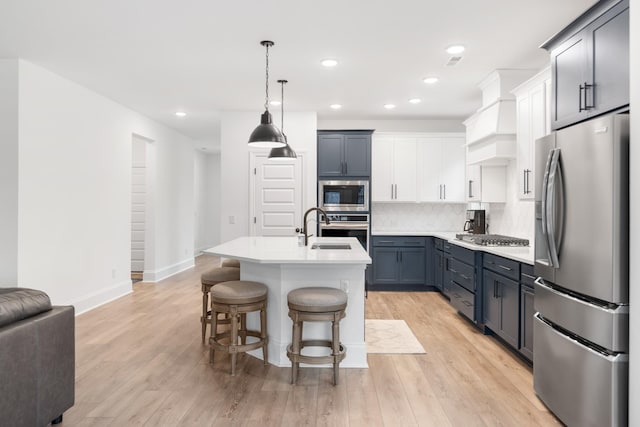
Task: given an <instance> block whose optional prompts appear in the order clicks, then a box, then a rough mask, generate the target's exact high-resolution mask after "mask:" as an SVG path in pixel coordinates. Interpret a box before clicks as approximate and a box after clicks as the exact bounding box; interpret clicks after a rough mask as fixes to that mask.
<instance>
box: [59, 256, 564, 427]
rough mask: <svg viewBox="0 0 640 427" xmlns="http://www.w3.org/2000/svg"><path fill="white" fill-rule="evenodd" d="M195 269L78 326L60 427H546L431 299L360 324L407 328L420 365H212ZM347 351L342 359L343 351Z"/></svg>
mask: <svg viewBox="0 0 640 427" xmlns="http://www.w3.org/2000/svg"><path fill="white" fill-rule="evenodd" d="M218 264H219V259H218V258H216V257H211V256H200V257H198V259H197V262H196V267H195V268H194V269H191V270H189V271H186V272H183V273H180V274H178V275H176V276H174V277H172V278H170V279H167V280H165V281H163V282H160V283H157V284H151V283H144V282H140V283H136V284H135V285H134V292H133V293H132V294H130V295H127V296H125V297H122V298H120V299H118V300H116V301H113V302H111V303H109V304H106V305H104V306H102V307H99V308H97V309H95V310H92V311H90V312H88V313H85V314H83V315H80V316H78V317H77V318H76V403H75V406H74V407H73V408H71V409H70V410H69V411H67V412H66V413H65V414H64V421H63V425H64V426H76V425H78V426H80V425H83V426H88V425H96V426H105V425H110V426H124V425H149V426H156V425H185V426H189V425H193V426H209V425H216V426H218V425H219V426H223V425H224V426H228V425H231V426H261V427H262V426H302V425H332V426H333V425H336V426H382V425H384V426H403V425H407V426H415V425H420V426H465V427H466V426H548V425H560V423H559V422H558V421H557V420H556V419H555V418H554V417H553V415H551V414H550V413H549V412H548V411H547V410H546V409H545V407H544V405H543V404H542V403H541V402H540V401H539V400H538V399H537V398H536V396H535V393H534V391H533V386H532V374H531V369H530V368H529V367H528V366H527V365H526V364H525V363H523V362H522V361H521V360H519V359H518V358H517V357H516V356H514V355H513V354H511V353H510V352H509V351H507V350H506V349H505V348H504V347H503V346H502V345H501V344H500V343H498V342H497V341H496V340H495V339H494V338H493V337H489V336H484V335H482V334H481V333H480V332H479V331H478V330H476V329H475V328H474V327H473V326H472V325H471V324H470V323H468V322H467V321H465V320H463V319H462V318H461V317H460V316H459V315H458V314H457V313H456V312H455V311H454V310H453V309H452V308H451V307H450V306H449V304H448V303H447V302H446V301H445V300H444V299H443V297H442V296H440V295H439V294H438V293H434V292H423V293H419V292H412V293H409V292H407V293H391V292H370V293H369V298H368V300H367V304H366V315H367V318H373V319H398V318H403V319H404V320H405V321H406V322H407V324H408V325H409V327H410V328H411V329H412V330H413V332H414V334H415V335H416V337H417V338H418V340H419V341H420V342H421V343H422V345H423V346H424V348H425V349H426V351H427V354H420V355H369V357H368V360H369V369H341V372H340V381H341V382H340V384H339V385H338V386H336V387H334V386H332V385H331V378H332V370H331V369H323V368H302V369H301V372H300V376H299V379H298V385H296V386H292V385H290V384H289V375H290V370H289V369H288V368H277V367H274V366H264V365H263V364H262V361H260V360H257V359H255V358H253V357H251V356H248V355H244V354H243V355H239V357H238V367H237V369H238V374H237V376H236V377H231V376H230V375H229V366H230V365H229V357H228V356H227V355H224V354H221V353H217V354H216V360H215V363H214V364H213V365H209V363H208V346H207V345H202V344H201V338H200V320H199V319H200V310H201V291H200V274H201V273H202V272H203V271H204V270H206V269H208V268H211V267H214V266H217V265H218ZM347 351H348V349H347Z"/></svg>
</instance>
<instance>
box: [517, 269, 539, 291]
mask: <svg viewBox="0 0 640 427" xmlns="http://www.w3.org/2000/svg"><path fill="white" fill-rule="evenodd" d="M535 280H536V275H535V273H534V272H533V266H532V265H529V264H520V282H521V283H522V284H523V285H527V286H529V287H531V288H533V282H534V281H535Z"/></svg>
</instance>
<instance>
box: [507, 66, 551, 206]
mask: <svg viewBox="0 0 640 427" xmlns="http://www.w3.org/2000/svg"><path fill="white" fill-rule="evenodd" d="M512 93H513V94H514V95H515V96H516V119H517V132H516V140H517V177H518V185H517V188H518V197H519V198H520V199H522V200H527V199H533V198H534V185H535V173H536V171H535V170H534V164H535V154H534V153H535V141H536V139H538V138H541V137H543V136H545V135H547V134H548V133H549V132H551V120H550V119H551V114H550V111H551V109H550V101H551V98H550V94H551V71H550V69H549V68H548V67H547V68H545V69H544V70H542V71H541V72H539V73H538V74H536V75H535V76H533V77H532V78H531V79H529V80H527V81H526V82H524V83H523V84H521V85H520V86H518V87H517V88H515V89H514V90H513V91H512Z"/></svg>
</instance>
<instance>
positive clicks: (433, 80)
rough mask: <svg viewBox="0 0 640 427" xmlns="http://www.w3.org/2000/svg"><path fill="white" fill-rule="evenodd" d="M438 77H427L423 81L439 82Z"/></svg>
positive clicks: (428, 82)
mask: <svg viewBox="0 0 640 427" xmlns="http://www.w3.org/2000/svg"><path fill="white" fill-rule="evenodd" d="M438 80H439V79H438V78H437V77H425V78H424V79H423V80H422V81H423V82H425V83H426V84H429V85H432V84H434V83H437V82H438Z"/></svg>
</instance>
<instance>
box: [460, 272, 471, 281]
mask: <svg viewBox="0 0 640 427" xmlns="http://www.w3.org/2000/svg"><path fill="white" fill-rule="evenodd" d="M460 277H462V278H463V279H465V280H469V279H470V277H467V276H465V275H464V274H462V273H460Z"/></svg>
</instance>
